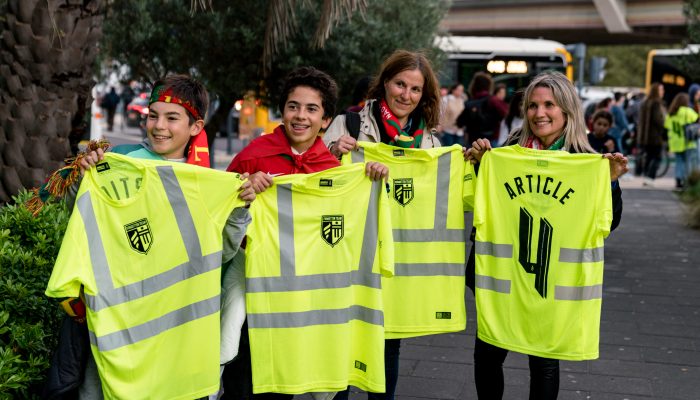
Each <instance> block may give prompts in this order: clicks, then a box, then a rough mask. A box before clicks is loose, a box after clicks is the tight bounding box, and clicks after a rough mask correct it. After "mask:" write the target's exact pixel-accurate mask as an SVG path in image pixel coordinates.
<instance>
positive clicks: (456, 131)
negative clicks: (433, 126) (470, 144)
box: [440, 83, 464, 146]
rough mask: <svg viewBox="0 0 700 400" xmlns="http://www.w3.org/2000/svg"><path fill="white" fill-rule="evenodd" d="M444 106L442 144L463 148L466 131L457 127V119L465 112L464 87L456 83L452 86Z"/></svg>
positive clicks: (443, 103)
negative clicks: (458, 145) (457, 145)
mask: <svg viewBox="0 0 700 400" xmlns="http://www.w3.org/2000/svg"><path fill="white" fill-rule="evenodd" d="M442 105H443V110H442V118H441V119H440V127H441V128H442V144H443V145H445V146H451V145H453V144H455V143H458V144H460V145H462V146H463V145H464V143H463V137H464V131H462V129H461V128H460V127H458V126H457V117H459V114H461V113H462V110H464V85H462V84H461V83H455V84H453V85H452V86H450V89H449V92H448V94H447V96H445V97H443V98H442Z"/></svg>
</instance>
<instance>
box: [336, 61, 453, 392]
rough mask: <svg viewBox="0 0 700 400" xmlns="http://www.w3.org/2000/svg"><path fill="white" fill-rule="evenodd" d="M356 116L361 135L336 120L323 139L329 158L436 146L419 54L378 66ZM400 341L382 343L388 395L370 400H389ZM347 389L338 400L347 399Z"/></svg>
mask: <svg viewBox="0 0 700 400" xmlns="http://www.w3.org/2000/svg"><path fill="white" fill-rule="evenodd" d="M367 97H368V98H369V99H370V100H368V101H367V103H366V104H365V107H364V108H363V109H362V111H360V113H359V115H360V124H359V132H349V131H348V127H347V124H346V121H345V119H346V118H347V116H344V115H339V116H338V117H337V118H336V119H335V120H334V121H333V123H332V124H331V126H330V127H329V128H328V130H327V131H326V134H325V135H324V136H323V141H324V142H325V143H326V145H327V146H328V148H329V149H330V151H331V153H333V154H334V155H335V156H336V157H338V158H340V157H341V156H342V155H343V154H346V153H349V152H350V151H351V150H354V149H356V147H357V141H366V142H373V143H380V142H381V143H386V144H390V145H394V146H398V147H405V148H421V149H427V148H434V147H440V141H439V140H438V139H437V137H436V136H435V134H434V132H436V129H435V128H436V127H437V125H438V123H439V118H440V87H439V86H438V81H437V77H436V76H435V72H433V68H432V66H431V64H430V61H429V60H428V58H427V57H426V56H425V55H424V54H422V53H418V52H410V51H406V50H397V51H395V52H394V53H393V54H392V55H390V56H389V58H387V59H386V60H385V61H384V63H383V64H382V66H381V68H380V71H379V74H378V75H377V76H376V78H375V79H374V81H373V82H372V84H371V85H370V89H369V93H368V96H367ZM400 346H401V339H386V344H385V347H384V359H385V361H384V362H385V364H384V366H385V372H386V393H368V398H369V399H387V400H393V398H394V392H395V390H396V383H397V381H398V377H399V348H400ZM348 394H349V392H348V391H347V390H346V391H344V392H340V393H338V394H337V395H336V397H335V399H336V400H346V399H347V398H348Z"/></svg>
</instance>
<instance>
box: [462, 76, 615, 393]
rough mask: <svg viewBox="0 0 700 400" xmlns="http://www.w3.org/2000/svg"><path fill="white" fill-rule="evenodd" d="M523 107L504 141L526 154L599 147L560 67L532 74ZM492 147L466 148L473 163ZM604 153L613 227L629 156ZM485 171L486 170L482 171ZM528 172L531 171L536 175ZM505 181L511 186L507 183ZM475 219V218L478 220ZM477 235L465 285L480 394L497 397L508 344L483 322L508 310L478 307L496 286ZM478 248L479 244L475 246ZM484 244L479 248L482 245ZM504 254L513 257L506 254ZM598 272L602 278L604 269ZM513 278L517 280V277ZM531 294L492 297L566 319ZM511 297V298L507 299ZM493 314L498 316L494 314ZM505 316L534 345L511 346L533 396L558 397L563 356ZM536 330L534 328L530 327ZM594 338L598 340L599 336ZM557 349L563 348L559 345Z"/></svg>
mask: <svg viewBox="0 0 700 400" xmlns="http://www.w3.org/2000/svg"><path fill="white" fill-rule="evenodd" d="M522 112H523V115H525V118H526V121H525V123H524V124H523V126H522V128H521V129H518V130H515V131H513V132H511V135H510V136H509V137H508V140H507V141H506V143H505V145H506V146H515V145H517V146H519V147H520V148H522V149H521V150H523V151H522V152H521V154H523V155H524V156H523V157H525V156H526V155H527V154H528V152H530V151H531V149H534V150H548V151H557V150H562V151H567V152H569V153H595V150H593V149H592V148H591V146H590V145H589V143H588V138H587V136H586V126H585V122H584V117H583V112H582V107H581V103H580V100H579V98H578V95H577V93H576V89H575V88H574V86H573V85H572V84H571V82H570V81H569V80H568V79H567V78H566V76H564V75H563V74H561V73H559V72H544V73H541V74H539V75H537V76H536V77H535V78H534V79H533V80H532V82H530V85H529V86H528V87H527V89H526V90H525V93H524V100H523V105H522ZM488 150H491V144H490V142H489V140H488V139H479V140H477V141H475V142H474V143H473V144H472V147H471V148H470V149H469V150H467V151H466V157H467V159H468V160H470V161H471V162H472V163H474V164H477V163H479V162H480V161H481V159H482V156H483V155H484V154H485V153H486V151H488ZM515 150H516V151H518V148H516V149H515ZM602 157H605V158H607V159H608V160H609V161H610V179H611V181H612V190H611V195H612V216H611V217H612V218H611V225H610V227H609V230H613V229H615V227H617V225H618V224H619V223H620V218H621V215H622V197H621V191H620V188H619V185H618V183H617V179H618V178H619V177H620V176H621V175H623V174H624V173H626V172H627V159H626V158H625V157H624V156H623V155H622V154H620V153H615V154H604V155H603V156H602ZM537 166H538V168H541V169H542V172H543V173H547V168H549V166H548V164H547V161H542V163H540V162H539V161H538V162H537ZM528 172H530V171H528ZM482 173H486V172H484V171H482ZM550 173H551V172H550ZM526 176H530V177H532V175H526ZM538 176H539V175H538ZM518 179H520V178H518ZM547 179H551V178H547ZM533 182H534V179H533ZM603 184H606V183H603ZM506 186H508V184H507V183H506ZM534 186H535V184H534V183H532V185H531V186H530V192H533V189H532V188H533V187H534ZM545 186H546V184H545ZM525 187H527V183H525ZM525 190H527V189H524V190H523V191H522V193H525ZM535 190H536V191H539V183H538V184H537V189H535ZM518 191H519V193H520V187H518ZM544 193H547V192H546V190H545V191H544ZM515 196H517V195H515ZM555 198H556V196H555ZM510 199H511V200H512V199H513V197H511V198H510ZM493 200H494V207H497V206H496V205H495V204H496V199H493ZM531 201H533V202H536V201H540V199H539V198H538V199H534V198H532V200H531ZM545 204H546V200H545ZM477 206H478V204H477ZM500 211H503V210H500V209H499V214H500ZM474 212H475V221H476V220H477V213H479V212H478V211H477V210H476V209H475V211H474ZM521 220H522V209H521ZM482 222H483V221H480V223H479V226H483V227H484V229H487V227H486V226H485V225H484V224H482ZM520 222H522V221H520ZM518 223H519V221H518V220H517V218H516V220H515V221H513V220H503V221H502V222H501V224H500V225H501V226H505V225H508V224H516V226H517V224H518ZM580 223H581V224H584V225H585V224H590V225H594V222H593V221H590V222H587V221H581V222H580ZM475 225H477V224H476V223H475ZM480 229H481V228H480ZM509 229H510V228H509ZM516 229H517V228H516ZM600 229H601V230H603V231H606V230H607V229H608V227H607V226H601V227H600ZM512 231H513V230H512V229H510V230H509V232H512ZM540 231H541V232H542V227H540ZM541 235H542V233H541ZM569 235H571V233H569ZM475 236H476V245H475V246H472V250H471V253H470V254H469V259H468V261H467V285H468V286H469V287H470V289H472V291H475V292H479V293H477V308H478V312H479V313H480V315H478V323H479V326H478V327H477V333H478V336H477V338H476V343H475V345H474V380H475V383H476V390H477V394H478V396H479V398H480V399H488V400H493V399H496V400H497V399H501V398H502V396H503V389H504V378H503V362H504V361H505V358H506V356H507V355H508V350H507V349H506V348H504V347H499V346H498V345H497V343H498V344H500V343H503V342H501V341H499V340H497V339H494V338H493V337H487V336H488V335H487V334H488V331H489V328H493V326H488V325H489V324H488V323H484V325H486V326H482V322H484V321H485V320H486V318H487V317H488V318H489V319H490V320H489V321H488V322H491V323H493V322H494V321H493V320H494V319H497V318H503V317H504V316H503V315H500V314H498V310H499V308H495V307H494V308H491V309H490V310H489V309H487V310H483V309H482V308H480V307H479V297H480V296H481V295H483V296H484V298H488V296H489V295H490V293H495V292H494V291H491V292H489V290H491V289H493V287H489V282H490V281H489V279H491V278H490V276H488V272H489V271H490V270H489V267H490V266H491V265H490V264H488V263H487V262H484V263H483V264H482V263H481V262H480V263H479V266H478V271H477V270H476V265H475V258H476V255H475V253H477V254H478V255H479V256H480V257H484V255H485V254H486V253H487V251H486V250H484V249H483V247H484V246H483V245H484V244H487V245H488V244H489V243H486V242H479V235H478V233H477V234H476V235H475V233H474V232H473V233H472V237H475ZM482 240H483V239H482ZM601 240H602V239H601ZM490 245H492V246H493V247H496V246H500V245H497V244H494V243H490ZM475 248H477V250H476V251H475ZM480 248H481V250H478V249H480ZM513 251H514V252H515V253H516V254H518V253H517V250H513ZM519 251H520V253H519V254H520V257H522V254H523V253H522V252H523V250H522V249H519ZM538 254H539V253H538ZM500 257H503V258H509V257H505V256H500ZM518 257H519V256H518V255H516V256H515V258H516V259H515V263H516V264H517V263H523V262H525V263H527V262H529V256H527V257H528V258H526V259H525V261H523V260H522V259H520V258H518ZM490 262H493V263H494V264H495V262H494V261H492V260H491V261H489V263H490ZM506 262H507V263H510V262H511V261H510V260H507V261H506ZM538 262H539V261H538ZM554 262H557V261H552V260H548V261H547V263H548V264H547V265H548V266H549V263H554ZM499 266H500V265H499ZM528 267H532V266H528ZM475 278H478V279H475ZM597 278H599V279H602V272H601V273H600V274H599V276H598V277H597ZM504 279H505V278H504ZM513 279H514V280H515V279H516V278H513ZM502 282H508V283H509V284H510V282H511V281H505V280H502ZM516 284H517V283H513V285H516ZM545 287H546V283H545ZM514 290H516V289H514ZM514 296H515V295H514ZM527 296H530V297H527ZM533 296H534V297H535V298H537V299H539V300H541V298H542V297H537V296H539V294H537V293H535V294H533V293H529V294H528V295H525V294H524V292H522V291H520V292H518V295H517V297H514V299H513V300H509V299H506V298H503V297H499V298H498V299H497V300H494V304H496V302H498V301H501V302H502V303H499V304H507V305H508V306H512V307H513V309H514V310H522V314H523V315H526V317H525V318H526V319H528V320H537V322H536V325H537V326H547V327H552V326H553V325H554V323H553V321H556V320H557V319H563V318H565V317H566V316H565V315H562V314H556V313H551V314H550V313H547V311H552V310H551V309H544V308H542V304H543V303H542V302H535V301H529V300H531V297H533ZM508 301H512V302H511V303H508ZM489 311H491V313H492V314H491V315H487V314H486V313H487V312H489ZM482 314H483V315H482ZM494 316H495V318H491V317H494ZM506 318H507V319H508V321H510V322H506V323H507V324H509V325H508V326H509V328H508V332H507V333H506V335H511V333H512V335H511V336H509V338H511V339H512V336H515V337H517V339H518V340H522V341H523V342H528V344H530V345H531V346H530V347H528V346H515V345H511V346H509V348H510V349H511V350H515V351H522V352H525V353H528V358H529V367H530V395H529V398H530V399H531V400H553V399H556V398H557V396H558V393H559V359H557V358H549V357H548V356H545V355H544V354H545V353H546V354H547V355H550V354H553V352H545V351H542V349H540V348H537V349H536V350H533V348H534V347H536V346H535V345H533V343H537V344H539V343H541V342H547V343H546V345H550V343H549V341H546V340H543V338H542V337H538V334H537V333H532V334H531V333H530V331H528V330H527V329H523V328H522V325H518V322H517V318H516V317H515V316H514V315H511V316H506ZM533 318H534V319H533ZM574 325H575V324H574ZM572 329H575V328H572ZM532 331H536V330H535V329H532ZM522 332H528V333H522ZM536 332H539V331H536ZM491 333H493V332H491ZM518 333H520V334H518ZM526 335H527V336H526ZM530 335H532V336H530ZM574 335H579V336H583V335H584V334H583V333H580V332H579V333H574ZM577 337H578V336H577ZM595 344H596V345H597V342H596V343H595ZM596 349H597V347H596ZM556 350H560V349H559V348H556ZM557 354H561V353H557ZM596 354H597V352H596ZM565 359H566V358H565Z"/></svg>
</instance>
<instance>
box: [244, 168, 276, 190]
mask: <svg viewBox="0 0 700 400" xmlns="http://www.w3.org/2000/svg"><path fill="white" fill-rule="evenodd" d="M248 182H250V185H251V187H252V188H253V191H254V192H255V194H258V193H262V192H264V191H265V190H266V189H267V188H269V187H270V186H272V175H270V174H268V173H267V172H262V171H258V172H256V173H254V174H252V175H250V176H248Z"/></svg>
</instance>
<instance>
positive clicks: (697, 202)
mask: <svg viewBox="0 0 700 400" xmlns="http://www.w3.org/2000/svg"><path fill="white" fill-rule="evenodd" d="M681 200H683V202H684V203H686V204H687V205H688V208H687V212H688V224H689V225H690V226H691V227H693V228H695V229H700V171H698V170H695V171H693V172H692V173H691V174H690V176H689V177H688V186H687V188H686V189H685V190H684V191H683V192H682V193H681Z"/></svg>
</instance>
